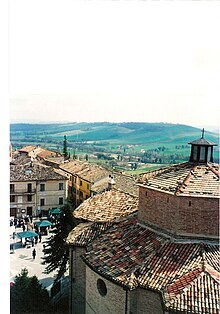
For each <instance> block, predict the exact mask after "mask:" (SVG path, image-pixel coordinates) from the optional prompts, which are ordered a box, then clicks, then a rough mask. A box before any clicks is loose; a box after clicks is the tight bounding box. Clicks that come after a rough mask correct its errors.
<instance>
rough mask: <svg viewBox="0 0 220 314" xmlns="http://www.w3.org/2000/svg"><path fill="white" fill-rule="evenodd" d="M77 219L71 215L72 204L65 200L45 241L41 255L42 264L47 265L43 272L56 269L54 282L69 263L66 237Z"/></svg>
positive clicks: (63, 272)
mask: <svg viewBox="0 0 220 314" xmlns="http://www.w3.org/2000/svg"><path fill="white" fill-rule="evenodd" d="M77 223H78V221H77V220H76V219H75V218H74V216H73V205H72V204H71V203H70V202H67V203H66V204H65V205H64V206H63V207H62V208H61V214H60V215H59V217H58V219H57V223H56V224H55V228H54V229H53V230H52V233H53V234H52V235H51V237H50V238H48V240H47V241H46V245H45V248H44V250H43V252H44V257H42V259H43V262H42V264H43V265H47V266H46V268H45V273H46V274H49V273H50V272H52V271H54V270H57V269H58V271H57V276H56V278H55V282H57V281H58V280H59V279H60V278H61V277H62V276H63V275H64V274H65V272H66V271H67V269H68V266H69V265H68V263H69V247H68V244H67V243H66V238H67V236H68V234H69V232H70V231H71V230H72V229H73V228H74V227H75V226H76V225H77Z"/></svg>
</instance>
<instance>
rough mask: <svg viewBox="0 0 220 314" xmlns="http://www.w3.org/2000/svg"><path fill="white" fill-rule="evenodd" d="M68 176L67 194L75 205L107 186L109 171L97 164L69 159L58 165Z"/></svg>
mask: <svg viewBox="0 0 220 314" xmlns="http://www.w3.org/2000/svg"><path fill="white" fill-rule="evenodd" d="M59 168H60V169H61V170H63V171H65V172H66V173H67V175H68V177H69V181H68V184H69V196H70V199H72V201H73V203H74V204H75V207H77V206H78V205H80V204H81V203H82V202H83V201H84V200H86V199H88V198H89V197H90V196H92V195H94V194H96V193H98V192H100V191H102V189H103V184H104V186H107V182H108V180H109V171H108V170H106V169H105V168H103V167H100V166H98V165H94V164H90V163H88V162H84V161H80V160H76V159H75V160H70V161H68V162H65V163H63V164H60V165H59Z"/></svg>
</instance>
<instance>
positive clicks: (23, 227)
mask: <svg viewBox="0 0 220 314" xmlns="http://www.w3.org/2000/svg"><path fill="white" fill-rule="evenodd" d="M22 229H23V232H24V231H25V225H24V223H23V225H22Z"/></svg>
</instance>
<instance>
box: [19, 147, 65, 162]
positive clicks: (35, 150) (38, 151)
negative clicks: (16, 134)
mask: <svg viewBox="0 0 220 314" xmlns="http://www.w3.org/2000/svg"><path fill="white" fill-rule="evenodd" d="M18 152H19V154H20V155H22V156H28V157H32V158H38V159H45V158H48V157H61V156H62V154H61V153H59V152H55V151H52V150H48V149H46V148H43V147H40V146H33V145H27V146H24V147H22V148H20V149H18Z"/></svg>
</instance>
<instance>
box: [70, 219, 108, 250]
mask: <svg viewBox="0 0 220 314" xmlns="http://www.w3.org/2000/svg"><path fill="white" fill-rule="evenodd" d="M112 225H113V223H111V222H106V223H93V222H87V223H80V224H78V225H77V226H76V227H75V228H74V229H73V230H72V231H71V232H70V233H69V235H68V237H67V243H68V244H70V245H74V246H81V247H85V246H86V245H88V244H89V243H90V242H91V241H93V240H94V239H95V238H97V237H98V236H99V235H100V234H102V233H103V232H105V231H106V230H107V229H109V228H110V227H111V226H112Z"/></svg>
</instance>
